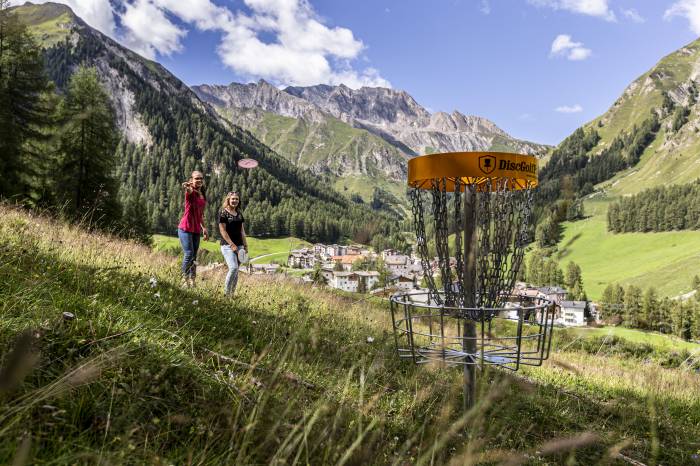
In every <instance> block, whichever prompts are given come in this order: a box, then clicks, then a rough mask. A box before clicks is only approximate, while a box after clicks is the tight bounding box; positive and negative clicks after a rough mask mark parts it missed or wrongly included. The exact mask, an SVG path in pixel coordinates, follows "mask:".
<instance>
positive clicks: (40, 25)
mask: <svg viewBox="0 0 700 466" xmlns="http://www.w3.org/2000/svg"><path fill="white" fill-rule="evenodd" d="M14 12H15V13H16V14H17V15H19V17H20V18H21V20H22V22H23V23H25V24H29V25H31V26H32V28H31V32H32V35H33V36H34V38H35V39H36V40H37V41H38V42H39V43H40V44H41V45H43V46H44V47H50V46H52V45H55V44H57V43H59V42H63V41H64V40H65V39H66V38H67V37H69V36H70V35H71V30H72V29H73V26H74V25H75V24H76V23H80V22H82V21H80V19H79V18H78V17H77V16H75V14H74V13H73V11H72V10H71V9H70V8H68V7H66V6H65V5H62V4H59V3H46V4H43V5H33V4H31V3H26V4H24V5H23V6H22V7H21V8H15V9H14Z"/></svg>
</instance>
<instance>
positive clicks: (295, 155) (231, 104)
mask: <svg viewBox="0 0 700 466" xmlns="http://www.w3.org/2000/svg"><path fill="white" fill-rule="evenodd" d="M193 90H194V91H195V92H196V93H197V95H198V96H199V97H200V98H201V99H202V100H204V101H206V102H208V103H210V104H212V105H213V106H214V108H216V109H217V111H219V113H220V114H221V115H222V116H224V117H225V118H227V119H229V120H230V121H231V122H233V123H235V124H236V125H239V126H241V127H243V128H246V129H248V130H249V131H251V132H252V133H254V134H255V135H256V136H257V137H259V138H260V140H261V141H263V142H264V143H265V144H267V145H269V146H270V147H272V148H273V149H275V150H276V151H277V152H278V153H280V154H281V155H283V156H285V157H287V158H288V159H289V160H292V161H294V162H295V163H297V164H299V165H300V166H304V167H307V168H310V169H311V170H312V171H314V172H316V173H322V172H326V173H330V174H333V175H335V176H338V177H342V178H345V180H342V182H343V183H347V178H353V177H359V178H360V179H363V180H364V182H365V185H366V186H373V185H376V183H377V181H378V180H386V181H389V182H395V183H399V184H401V185H402V184H403V181H404V180H405V179H406V161H407V160H408V158H410V157H412V156H415V155H419V154H426V153H434V152H456V151H486V150H499V151H511V152H522V153H528V154H535V155H542V154H544V153H545V152H546V151H547V149H548V147H547V146H545V145H541V144H535V143H531V142H527V141H521V140H518V139H515V138H513V137H511V136H509V135H508V134H507V133H506V132H505V131H503V130H502V129H500V128H499V127H498V126H497V125H496V124H495V123H493V122H491V121H489V120H488V119H486V118H483V117H479V116H466V115H463V114H461V113H459V112H457V111H455V112H453V113H451V114H448V113H445V112H435V113H431V112H429V111H428V110H427V109H425V108H424V107H422V106H421V105H419V104H418V103H417V102H416V101H415V99H414V98H413V97H411V95H409V94H408V93H407V92H405V91H402V90H395V89H388V88H381V87H362V88H360V89H351V88H349V87H347V86H345V85H342V84H341V85H338V86H329V85H316V86H309V87H287V88H285V89H278V88H277V87H275V86H272V85H271V84H269V83H267V82H265V81H264V80H260V81H258V82H257V83H249V84H239V83H231V84H229V85H228V86H222V85H208V84H204V85H200V86H193ZM401 190H402V188H401V189H399V190H398V191H401ZM394 191H396V190H394ZM363 194H367V193H366V192H365V193H363Z"/></svg>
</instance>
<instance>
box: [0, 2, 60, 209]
mask: <svg viewBox="0 0 700 466" xmlns="http://www.w3.org/2000/svg"><path fill="white" fill-rule="evenodd" d="M47 86H48V82H47V79H46V76H45V73H44V60H43V56H42V54H41V49H40V48H39V46H38V45H37V44H36V42H35V41H34V40H33V38H32V36H31V35H30V33H29V32H28V30H27V28H26V26H25V25H23V24H22V23H21V22H20V21H19V19H18V18H17V16H16V14H14V13H13V12H12V11H11V10H9V0H0V173H2V176H0V195H1V196H6V197H10V196H20V197H21V198H26V197H27V196H30V195H31V194H33V193H32V180H33V179H35V178H36V177H37V173H36V169H37V168H38V166H37V164H38V161H39V160H40V159H41V155H43V154H41V153H39V152H38V151H37V149H38V148H37V145H36V143H37V142H39V141H42V140H45V139H46V135H45V133H44V132H43V131H42V127H43V126H45V125H47V124H48V119H47V117H48V116H49V115H50V113H51V112H50V110H49V109H48V108H47V106H46V99H45V95H44V94H45V92H46V91H47V89H48V87H47Z"/></svg>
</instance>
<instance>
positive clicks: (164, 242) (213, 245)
mask: <svg viewBox="0 0 700 466" xmlns="http://www.w3.org/2000/svg"><path fill="white" fill-rule="evenodd" d="M247 239H248V248H249V251H248V252H249V254H250V257H251V258H254V257H257V256H266V255H268V254H274V257H272V258H271V259H275V260H283V261H284V263H285V264H286V263H287V256H288V255H289V251H291V250H292V249H301V248H305V247H309V246H311V243H309V242H308V241H304V240H303V239H299V238H294V237H289V238H253V237H251V236H249V237H247ZM153 249H154V250H155V251H159V252H166V253H168V254H171V255H180V254H182V247H181V246H180V240H178V239H177V238H176V237H174V236H166V235H153ZM200 249H202V250H205V251H207V252H208V253H209V254H207V256H208V257H207V258H206V259H205V262H212V261H216V262H222V261H223V257H222V256H221V247H220V245H219V241H218V240H211V241H202V242H201V243H200ZM261 262H268V260H267V259H266V258H263V260H262V261H261ZM269 262H271V261H269Z"/></svg>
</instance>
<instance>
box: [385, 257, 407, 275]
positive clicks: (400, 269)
mask: <svg viewBox="0 0 700 466" xmlns="http://www.w3.org/2000/svg"><path fill="white" fill-rule="evenodd" d="M384 265H385V266H386V268H387V269H388V270H389V272H391V273H393V274H397V275H398V274H404V273H408V268H409V267H410V266H411V265H412V264H411V263H410V261H409V258H408V256H405V255H403V254H397V255H394V256H387V257H386V258H385V259H384Z"/></svg>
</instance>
